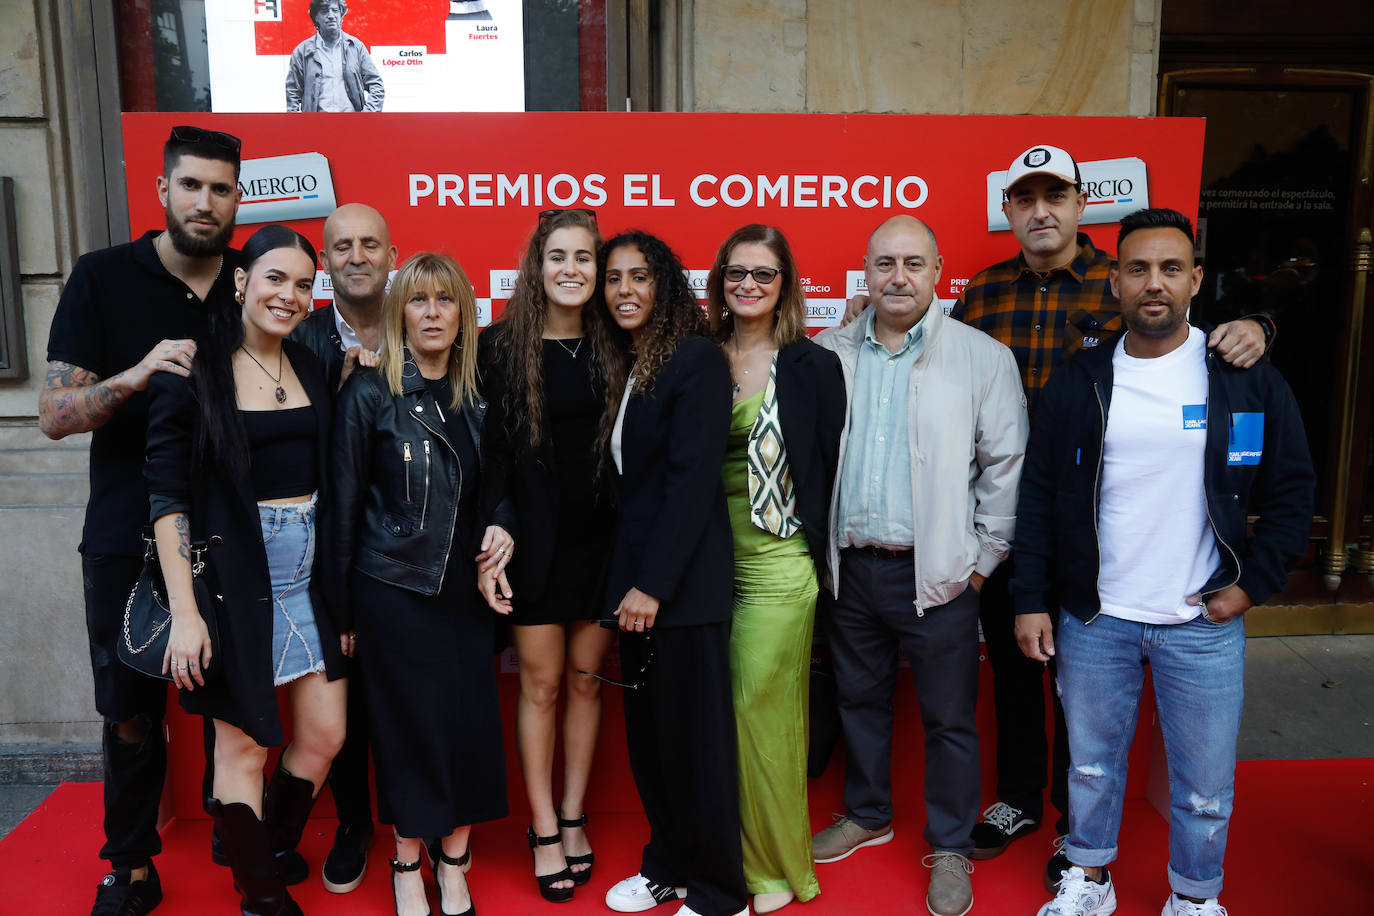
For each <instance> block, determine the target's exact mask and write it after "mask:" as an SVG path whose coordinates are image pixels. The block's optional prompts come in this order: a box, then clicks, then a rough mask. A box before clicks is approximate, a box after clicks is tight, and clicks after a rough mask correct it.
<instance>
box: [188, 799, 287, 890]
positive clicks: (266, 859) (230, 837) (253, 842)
mask: <svg viewBox="0 0 1374 916" xmlns="http://www.w3.org/2000/svg"><path fill="white" fill-rule="evenodd" d="M205 807H206V809H207V810H208V811H209V812H210V816H211V817H212V818H214V820H215V829H216V830H217V831H219V835H220V839H221V840H222V841H223V844H224V852H225V854H226V855H227V856H228V857H229V868H230V870H231V871H232V872H233V874H234V889H235V890H237V891H238V892H239V896H240V897H241V898H242V899H241V900H240V904H239V906H240V910H241V912H242V913H243V916H303V914H302V913H301V908H300V907H298V906H296V902H295V901H294V900H292V899H291V895H290V894H289V893H287V891H286V885H285V884H284V883H282V879H281V875H280V874H278V873H277V860H276V857H275V856H273V855H272V847H271V846H270V845H269V844H268V842H267V826H266V825H265V824H264V823H263V822H262V821H260V820H258V816H257V814H255V813H254V812H253V809H252V808H251V807H249V806H248V805H245V804H243V803H242V802H234V803H232V804H228V805H224V804H220V802H219V800H218V799H214V798H212V799H210V800H209V802H207V804H206V806H205Z"/></svg>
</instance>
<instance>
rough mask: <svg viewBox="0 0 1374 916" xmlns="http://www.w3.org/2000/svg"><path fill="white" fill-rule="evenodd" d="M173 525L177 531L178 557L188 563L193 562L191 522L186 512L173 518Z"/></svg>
mask: <svg viewBox="0 0 1374 916" xmlns="http://www.w3.org/2000/svg"><path fill="white" fill-rule="evenodd" d="M172 524H173V525H175V526H176V530H177V556H179V557H181V558H182V559H183V560H185V561H186V562H187V563H190V562H191V520H190V519H189V518H188V517H187V516H186V513H185V512H178V513H177V514H176V515H174V516H173V517H172Z"/></svg>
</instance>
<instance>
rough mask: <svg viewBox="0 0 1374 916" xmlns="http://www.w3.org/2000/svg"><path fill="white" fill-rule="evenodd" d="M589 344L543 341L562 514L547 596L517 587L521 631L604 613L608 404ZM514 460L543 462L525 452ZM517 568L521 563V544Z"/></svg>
mask: <svg viewBox="0 0 1374 916" xmlns="http://www.w3.org/2000/svg"><path fill="white" fill-rule="evenodd" d="M590 346H591V343H590V341H587V340H585V339H580V340H545V341H544V421H545V423H546V424H547V427H546V428H547V429H548V433H547V435H548V436H549V439H550V442H551V447H550V448H548V449H545V450H543V451H544V454H545V455H546V456H547V455H549V454H550V453H551V455H552V459H553V477H554V480H555V481H556V483H557V488H558V514H557V523H556V531H555V534H554V550H553V559H552V563H551V565H550V568H549V575H548V580H547V584H546V586H545V588H544V590H543V594H540V595H532V596H529V597H527V598H526V597H522V596H523V593H522V592H521V591H520V590H518V589H517V590H516V593H515V599H514V600H513V601H512V607H513V610H512V613H511V617H510V622H511V623H513V624H516V625H518V626H531V625H535V624H545V623H570V622H572V621H575V620H595V619H597V617H598V616H599V615H600V611H601V595H602V591H601V590H602V588H603V586H604V581H603V580H604V577H605V570H606V562H607V558H608V557H609V556H610V549H611V535H612V533H613V527H614V514H613V510H612V508H611V505H610V500H609V498H608V494H607V492H606V490H607V487H606V486H604V485H603V486H598V485H597V482H596V481H597V467H598V462H597V454H598V453H597V431H598V428H599V426H600V423H601V412H602V410H603V409H604V407H605V400H604V398H603V396H602V394H601V392H600V388H599V381H598V380H597V379H595V378H593V376H592V372H591V367H590V365H589V364H588V361H587V359H586V358H585V357H586V355H587V350H588V348H589V347H590ZM579 347H580V348H581V350H580V352H578V348H579ZM574 352H578V355H577V356H574V355H573V353H574ZM517 460H520V461H536V460H543V459H541V458H539V457H536V456H535V455H532V454H528V453H525V454H522V455H521V457H520V458H519V459H517ZM515 509H516V512H517V513H518V514H519V515H520V516H521V518H522V521H523V519H524V516H525V515H526V513H524V512H521V507H520V506H519V505H518V504H517V505H516V507H515ZM512 562H514V563H519V562H520V544H519V541H518V540H517V542H516V551H515V560H513V561H512Z"/></svg>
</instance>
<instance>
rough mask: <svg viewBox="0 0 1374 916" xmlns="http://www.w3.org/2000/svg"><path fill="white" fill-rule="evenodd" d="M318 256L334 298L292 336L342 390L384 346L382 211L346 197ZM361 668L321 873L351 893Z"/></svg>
mask: <svg viewBox="0 0 1374 916" xmlns="http://www.w3.org/2000/svg"><path fill="white" fill-rule="evenodd" d="M320 263H321V264H324V265H325V268H326V269H327V270H328V271H329V279H330V281H331V282H332V284H333V287H334V304H333V305H327V306H325V307H324V308H321V309H316V310H315V311H314V312H312V313H311V314H310V316H309V317H308V318H306V319H305V321H302V322H301V324H300V326H299V327H298V328H296V330H295V331H293V332H292V333H291V337H292V339H293V340H296V341H298V342H300V343H303V344H305V345H306V346H307V347H309V348H310V349H311V351H313V352H314V354H315V355H316V356H318V357H319V358H320V362H322V363H324V366H325V371H326V372H327V373H328V375H329V382H330V385H331V386H332V389H333V390H337V389H338V388H339V387H341V386H342V385H343V383H344V380H345V379H347V378H348V375H349V373H350V372H352V371H353V368H354V367H355V366H356V365H358V361H359V359H360V358H362V359H364V361H365V362H367V363H368V364H369V365H372V364H375V363H373V362H372V361H370V360H367V359H366V357H365V356H364V353H367V354H375V353H376V352H377V350H379V349H380V348H381V345H382V300H383V299H384V298H385V297H386V287H387V279H388V278H389V277H390V275H391V271H392V270H393V269H394V268H395V267H396V246H395V245H393V244H391V233H390V231H389V230H388V229H387V225H386V220H385V219H383V218H382V214H380V213H378V212H377V211H376V210H374V209H373V208H372V207H369V206H367V205H366V204H344V205H343V206H341V207H339V208H337V209H336V210H335V211H334V212H333V213H331V214H329V218H328V219H326V220H325V221H324V247H323V248H322V249H320ZM355 657H356V656H355ZM360 675H361V671H360V670H359V668H358V666H357V663H356V662H355V661H354V660H353V659H350V660H349V670H348V731H347V738H345V740H344V745H343V748H342V749H341V750H340V751H339V753H338V755H337V756H336V757H335V758H334V765H333V768H332V769H331V770H330V773H329V789H330V791H331V792H332V793H333V795H334V807H335V809H336V810H337V811H338V815H339V826H338V829H337V830H336V831H335V832H334V845H333V846H332V847H331V848H330V850H329V856H328V857H327V858H326V859H325V861H324V868H323V869H322V870H321V872H320V877H321V879H322V880H323V881H324V886H325V890H328V891H330V892H331V893H335V894H346V893H348V892H349V891H351V890H353V889H355V888H356V887H357V886H358V885H359V884H361V883H362V880H363V874H364V872H365V871H366V870H367V848H368V844H369V843H371V841H372V832H373V827H372V803H371V798H370V796H369V794H368V782H367V709H366V702H365V700H364V696H363V692H362V686H361V685H362V681H361V676H360Z"/></svg>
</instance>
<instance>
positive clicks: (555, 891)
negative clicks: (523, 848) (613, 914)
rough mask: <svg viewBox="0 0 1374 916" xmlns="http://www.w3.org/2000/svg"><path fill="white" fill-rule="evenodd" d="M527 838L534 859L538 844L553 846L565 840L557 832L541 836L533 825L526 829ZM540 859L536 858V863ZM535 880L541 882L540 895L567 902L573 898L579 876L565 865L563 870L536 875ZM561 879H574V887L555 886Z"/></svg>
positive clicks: (551, 899)
mask: <svg viewBox="0 0 1374 916" xmlns="http://www.w3.org/2000/svg"><path fill="white" fill-rule="evenodd" d="M525 839H527V840H529V841H530V858H531V859H534V848H535V847H536V846H552V845H553V844H554V843H561V842H563V836H562V834H558V833H555V834H554V835H553V836H539V835H538V834H536V833H535V832H534V827H533V826H531V827H530V828H529V829H528V830H526V831H525ZM537 864H538V860H536V865H537ZM534 880H535V881H537V882H538V883H539V896H541V897H543V898H544V899H545V900H547V901H548V902H549V903H567V902H568V901H569V900H571V899H573V891H574V890H576V882H577V876H576V875H574V874H573V873H572V869H571V868H567V867H564V869H563V870H562V871H559V872H554V873H553V874H551V875H539V874H536V875H535V876H534ZM559 881H572V882H573V885H574V886H573V887H554V885H555V884H557V883H558V882H559Z"/></svg>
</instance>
